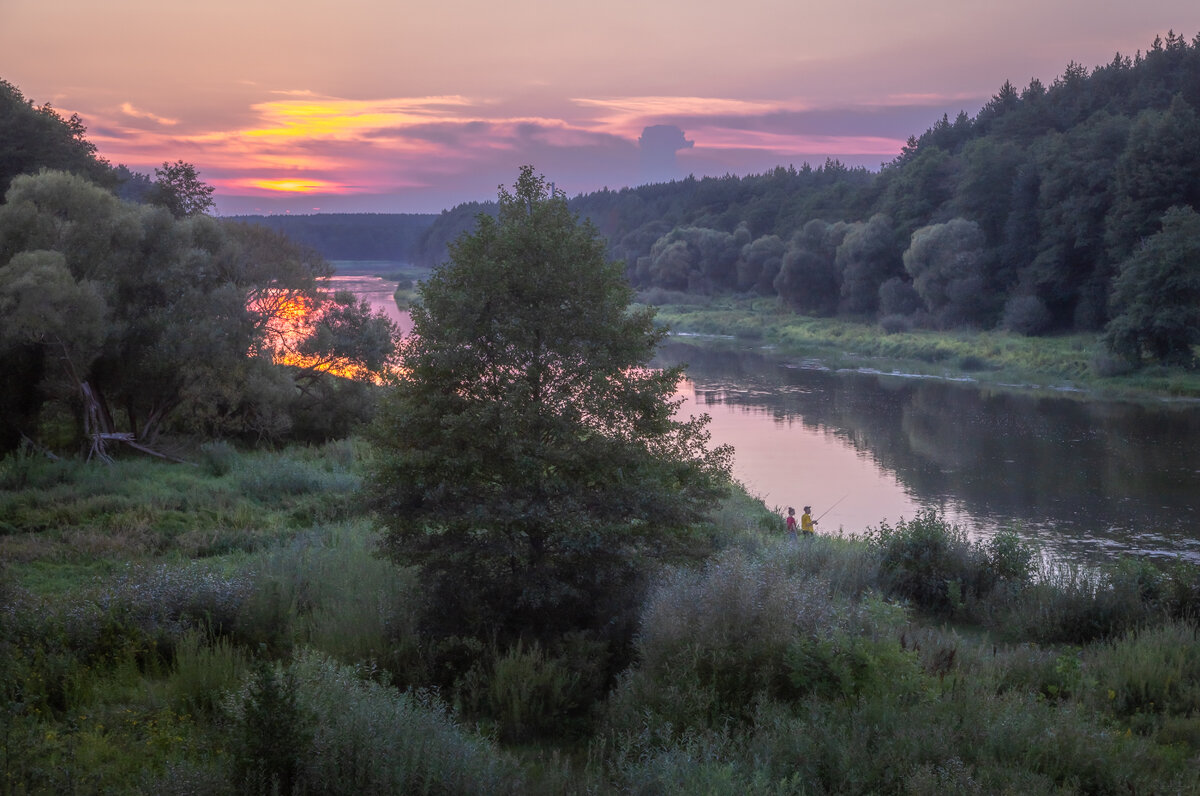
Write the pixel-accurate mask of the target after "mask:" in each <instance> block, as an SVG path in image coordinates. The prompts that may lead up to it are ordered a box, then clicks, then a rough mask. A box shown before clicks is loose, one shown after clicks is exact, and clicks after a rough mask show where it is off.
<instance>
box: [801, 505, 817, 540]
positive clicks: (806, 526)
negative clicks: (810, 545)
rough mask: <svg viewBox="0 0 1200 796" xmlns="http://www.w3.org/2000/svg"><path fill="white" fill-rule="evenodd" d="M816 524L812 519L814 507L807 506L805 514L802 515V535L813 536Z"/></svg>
mask: <svg viewBox="0 0 1200 796" xmlns="http://www.w3.org/2000/svg"><path fill="white" fill-rule="evenodd" d="M816 524H817V521H816V520H814V519H813V518H812V506H805V507H804V513H803V514H801V515H800V533H806V534H809V535H811V534H812V533H813V526H814V525H816Z"/></svg>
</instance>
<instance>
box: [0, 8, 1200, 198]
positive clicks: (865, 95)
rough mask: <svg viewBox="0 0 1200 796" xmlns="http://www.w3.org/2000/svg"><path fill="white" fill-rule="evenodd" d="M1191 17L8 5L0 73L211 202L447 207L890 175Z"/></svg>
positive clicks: (1157, 11)
mask: <svg viewBox="0 0 1200 796" xmlns="http://www.w3.org/2000/svg"><path fill="white" fill-rule="evenodd" d="M1169 30H1174V31H1175V32H1176V33H1180V34H1182V35H1184V36H1185V37H1186V38H1188V39H1189V40H1191V39H1192V38H1193V37H1194V36H1195V35H1196V34H1197V32H1200V5H1198V4H1197V3H1196V2H1195V0H1140V1H1139V2H1137V3H1134V2H1130V0H1005V2H999V1H998V0H907V2H895V0H890V1H889V0H737V2H731V0H723V1H722V2H716V0H587V2H583V1H582V0H505V2H496V1H495V0H486V1H485V0H437V2H433V1H432V0H408V1H407V2H398V1H397V0H333V1H326V0H286V2H284V1H283V0H205V2H198V3H189V2H182V0H105V2H96V0H0V79H4V80H7V81H8V82H9V83H11V84H13V85H14V86H16V87H17V88H18V89H19V90H20V91H21V92H22V94H24V96H25V97H26V98H27V99H29V100H32V101H33V102H35V103H36V104H38V105H41V104H42V103H46V102H49V103H50V104H51V105H52V106H53V107H54V108H56V109H57V110H59V111H60V112H61V113H62V114H63V115H70V114H72V113H76V114H78V115H79V116H80V117H81V119H82V120H83V123H84V125H85V126H86V127H87V137H88V138H89V140H91V141H92V142H93V143H95V144H96V146H97V148H98V150H99V154H100V155H101V156H102V157H104V158H106V159H107V160H109V161H110V162H111V163H113V164H114V165H115V164H123V165H126V166H128V167H129V168H130V169H132V170H134V171H139V172H142V173H145V174H149V175H151V176H153V172H154V169H155V167H161V166H162V165H163V163H165V162H174V161H177V160H184V161H186V162H188V163H192V164H193V165H195V166H196V168H197V169H198V171H199V173H200V177H201V179H203V180H204V181H205V182H207V183H209V184H210V185H213V186H214V187H215V189H216V192H215V194H214V197H215V199H216V201H217V212H218V213H220V214H223V215H235V214H245V213H313V212H325V213H331V212H379V213H410V212H439V211H441V210H443V209H446V208H449V207H452V206H454V205H456V204H459V203H461V202H467V201H484V200H489V199H494V198H495V197H496V192H497V186H499V185H501V184H505V185H509V184H511V183H512V182H513V181H514V180H515V178H516V176H517V173H518V171H519V169H520V167H521V166H522V165H525V164H532V165H533V166H534V167H535V168H536V170H537V171H538V172H540V173H542V174H544V175H545V176H546V178H547V179H548V180H550V181H552V182H554V183H555V186H556V187H557V188H558V189H560V190H563V191H565V192H566V193H567V194H568V195H569V196H574V195H576V194H578V193H586V192H590V191H594V190H599V189H600V188H604V187H608V188H612V189H618V188H622V187H625V186H630V185H640V184H643V183H647V182H663V181H666V180H670V179H677V178H682V177H685V176H687V175H689V174H694V175H695V176H697V177H701V176H709V175H713V176H720V175H724V174H737V175H745V174H753V173H761V172H763V171H767V170H769V169H772V168H774V167H776V166H788V165H794V166H797V167H799V166H800V165H802V164H803V163H806V162H807V163H810V164H812V165H813V166H818V165H820V164H822V163H824V162H825V160H826V158H836V159H839V160H841V161H842V162H843V163H846V164H849V165H854V166H865V167H867V168H871V169H877V168H879V166H880V164H882V163H884V162H887V161H890V160H891V159H892V158H894V157H895V156H896V155H897V154H898V153H899V151H900V147H901V146H902V145H903V144H904V142H905V141H906V139H907V138H908V137H909V136H910V135H920V134H921V133H922V132H924V130H926V129H927V128H928V127H930V126H931V125H932V124H933V123H934V122H935V121H936V120H938V119H940V118H941V116H942V114H943V113H947V114H949V115H950V117H951V119H953V118H954V116H956V115H957V114H958V112H959V111H965V112H966V113H968V114H969V115H972V116H973V115H974V114H975V113H977V112H978V110H979V109H980V108H981V107H982V106H983V105H984V104H985V103H986V102H987V101H988V99H989V98H990V97H991V96H992V95H993V94H995V93H996V92H997V90H998V89H999V87H1000V86H1001V84H1003V83H1004V81H1005V80H1009V81H1011V82H1012V83H1013V84H1014V85H1015V86H1017V87H1018V88H1022V87H1024V86H1026V85H1028V83H1029V81H1030V80H1031V79H1032V78H1037V79H1039V80H1041V81H1042V82H1043V83H1045V84H1047V85H1049V84H1050V83H1052V82H1053V81H1054V79H1055V78H1056V77H1057V76H1059V75H1060V74H1062V72H1063V70H1064V68H1065V67H1066V65H1067V64H1068V63H1070V62H1072V61H1074V62H1076V63H1079V64H1082V65H1083V66H1085V67H1088V68H1092V67H1095V66H1098V65H1101V64H1104V63H1107V62H1108V61H1110V60H1111V59H1112V57H1113V55H1114V54H1115V53H1117V52H1120V53H1122V54H1123V55H1133V54H1134V53H1135V52H1137V51H1138V50H1142V51H1144V50H1146V49H1148V48H1149V47H1150V45H1151V43H1152V42H1153V40H1154V37H1155V36H1156V35H1162V36H1164V37H1165V35H1166V33H1167V32H1168V31H1169Z"/></svg>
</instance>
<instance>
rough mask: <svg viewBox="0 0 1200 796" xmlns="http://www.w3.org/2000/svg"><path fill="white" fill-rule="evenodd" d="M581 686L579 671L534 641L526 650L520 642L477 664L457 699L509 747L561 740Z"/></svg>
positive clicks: (581, 698) (580, 699) (465, 679)
mask: <svg viewBox="0 0 1200 796" xmlns="http://www.w3.org/2000/svg"><path fill="white" fill-rule="evenodd" d="M580 685H581V677H580V673H579V672H577V671H572V670H571V668H570V667H568V666H566V665H564V662H563V661H560V660H558V659H556V658H553V657H551V656H550V655H548V654H547V653H546V652H544V651H543V650H542V648H541V645H539V644H538V643H537V642H534V643H533V644H531V645H529V646H528V647H526V646H525V645H524V644H523V643H521V642H519V641H518V642H517V644H516V645H515V646H513V647H512V648H510V649H509V650H508V651H507V652H505V653H503V654H499V655H497V654H495V652H493V656H492V657H491V659H490V660H486V659H485V660H481V661H479V662H478V663H477V664H476V666H475V668H473V669H472V670H471V671H470V672H468V673H467V676H466V677H464V678H463V681H462V682H461V684H460V687H459V695H460V700H461V701H462V707H463V709H464V712H465V713H467V714H468V715H475V716H484V717H487V718H490V719H491V720H492V721H494V722H495V724H496V728H497V731H498V732H499V736H500V739H501V740H502V741H505V742H510V743H511V742H516V741H527V740H530V739H532V738H535V737H538V736H543V737H548V736H550V735H552V734H555V733H557V734H559V736H560V737H561V734H562V732H563V730H564V729H565V727H566V726H567V724H568V723H569V722H568V719H569V717H570V716H571V715H572V714H573V713H575V711H576V709H577V708H579V707H580V703H581V701H583V698H584V697H585V695H584V694H583V693H582V692H583V690H584V689H582V688H581V687H580ZM594 696H596V695H595V694H587V695H586V697H594ZM583 704H584V707H587V706H588V704H589V703H587V702H584V703H583Z"/></svg>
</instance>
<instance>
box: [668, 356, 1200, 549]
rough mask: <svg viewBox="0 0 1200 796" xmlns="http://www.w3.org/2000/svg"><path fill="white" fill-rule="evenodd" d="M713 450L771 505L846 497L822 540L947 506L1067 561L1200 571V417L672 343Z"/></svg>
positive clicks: (986, 529)
mask: <svg viewBox="0 0 1200 796" xmlns="http://www.w3.org/2000/svg"><path fill="white" fill-rule="evenodd" d="M660 359H661V361H662V362H663V363H664V364H669V363H673V362H678V361H686V362H688V363H689V369H688V375H689V378H690V380H691V385H690V387H689V389H691V390H692V391H693V392H694V398H693V400H694V401H695V404H696V406H697V407H698V408H699V409H700V410H702V411H706V412H708V413H709V414H711V415H712V416H713V424H712V431H713V438H714V441H717V442H729V443H731V444H733V445H734V447H735V448H736V449H737V454H736V466H735V471H736V474H737V475H738V477H739V478H740V479H741V480H743V481H744V482H745V483H747V485H748V486H750V487H751V489H752V490H753V491H755V492H757V493H758V494H760V495H762V496H763V497H764V498H765V499H766V501H767V503H768V504H769V505H775V504H778V505H781V506H782V505H794V506H797V508H799V506H800V505H802V504H804V503H811V504H812V505H813V508H814V514H815V515H819V514H821V512H822V511H824V510H825V507H829V506H833V504H834V503H835V502H836V501H837V500H838V499H839V498H840V497H841V496H842V495H843V494H845V495H847V497H846V499H845V500H844V501H843V502H842V503H841V504H839V505H837V506H836V507H834V508H833V509H832V510H831V511H830V512H829V516H828V517H827V518H825V520H823V521H822V529H824V530H830V529H836V528H837V527H838V525H841V526H843V527H844V528H845V529H846V530H847V531H859V530H861V529H862V528H864V527H866V526H867V525H875V524H878V522H879V521H880V520H881V519H884V518H887V519H888V520H889V521H894V520H895V519H897V518H898V517H900V516H905V517H911V516H912V515H913V513H914V512H915V510H916V509H917V508H918V507H925V506H933V507H939V508H942V509H943V510H944V511H945V512H946V513H947V514H948V515H949V516H951V517H953V518H955V519H956V520H958V521H960V522H963V523H964V524H966V525H967V526H968V527H970V528H971V529H973V530H974V532H976V533H978V534H987V533H990V532H992V531H994V530H995V529H997V528H1001V527H1008V526H1015V527H1017V528H1019V529H1020V530H1021V531H1022V532H1023V533H1026V534H1028V535H1030V536H1032V537H1036V538H1037V539H1039V540H1040V541H1041V542H1042V543H1043V544H1044V545H1045V546H1046V547H1047V549H1048V550H1050V551H1053V552H1057V553H1058V554H1061V555H1064V556H1069V557H1071V558H1075V559H1080V558H1096V557H1103V556H1109V555H1115V554H1118V553H1141V554H1148V555H1157V556H1169V555H1181V556H1186V557H1188V558H1192V559H1195V560H1200V529H1198V528H1197V527H1196V513H1195V503H1196V499H1197V496H1200V459H1198V458H1197V456H1196V452H1195V442H1196V440H1197V439H1200V408H1197V407H1196V406H1195V405H1171V404H1166V403H1163V404H1153V405H1146V404H1135V403H1120V402H1102V401H1084V400H1081V399H1078V398H1069V397H1057V396H1045V395H1039V394H1033V393H1031V392H1028V391H1008V390H1003V389H989V388H986V387H984V388H981V387H978V386H975V385H967V384H957V383H953V382H945V381H938V380H928V379H910V378H903V377H897V376H884V375H870V374H861V373H848V372H830V371H827V370H822V369H818V368H806V367H795V366H792V367H788V366H785V365H783V364H781V363H780V362H778V361H777V360H772V359H770V358H768V357H765V356H762V355H759V354H752V353H745V352H734V351H721V350H709V349H705V348H701V347H697V346H692V345H686V344H681V343H675V342H671V343H668V344H666V345H665V346H664V347H663V349H662V352H661V355H660Z"/></svg>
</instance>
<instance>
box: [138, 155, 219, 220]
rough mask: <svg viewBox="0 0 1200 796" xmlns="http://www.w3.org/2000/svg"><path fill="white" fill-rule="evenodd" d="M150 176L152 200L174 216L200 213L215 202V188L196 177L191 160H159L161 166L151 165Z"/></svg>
mask: <svg viewBox="0 0 1200 796" xmlns="http://www.w3.org/2000/svg"><path fill="white" fill-rule="evenodd" d="M154 177H155V180H154V190H153V191H152V192H151V199H152V201H153V202H154V203H155V204H160V205H162V206H163V207H165V208H167V210H169V211H170V213H171V215H173V216H175V217H176V218H186V217H188V216H198V215H202V214H204V213H207V212H208V211H209V210H211V209H212V208H213V207H214V206H216V202H215V201H214V200H213V198H212V195H213V191H214V190H215V189H214V188H213V187H212V186H211V185H208V184H206V183H205V182H204V181H202V180H201V179H200V174H199V172H197V171H196V167H195V166H193V165H192V164H191V163H185V162H183V161H182V160H177V161H175V162H174V163H163V164H162V168H161V169H160V168H155V169H154Z"/></svg>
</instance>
